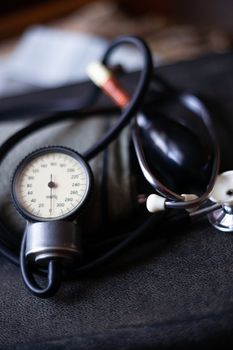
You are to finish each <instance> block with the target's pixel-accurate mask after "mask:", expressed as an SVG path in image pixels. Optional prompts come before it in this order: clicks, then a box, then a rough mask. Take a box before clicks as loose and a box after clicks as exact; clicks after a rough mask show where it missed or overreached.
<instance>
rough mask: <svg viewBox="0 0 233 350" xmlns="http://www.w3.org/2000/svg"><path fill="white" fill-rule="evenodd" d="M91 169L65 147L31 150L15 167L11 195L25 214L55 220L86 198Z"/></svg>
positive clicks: (68, 212)
mask: <svg viewBox="0 0 233 350" xmlns="http://www.w3.org/2000/svg"><path fill="white" fill-rule="evenodd" d="M89 187H90V171H89V168H88V166H87V164H86V163H85V161H84V160H83V159H82V158H81V157H80V156H79V155H78V154H76V153H75V152H73V151H71V150H68V149H66V151H64V150H63V149H55V148H54V149H53V148H52V149H51V150H48V149H45V150H44V151H38V152H35V153H34V154H31V155H30V156H29V158H28V159H27V158H26V159H25V160H24V161H23V163H22V164H21V165H20V166H19V168H18V169H17V170H16V173H15V175H14V179H13V197H14V199H15V201H16V204H17V207H18V208H19V210H20V211H21V212H23V214H24V216H25V214H26V216H27V215H28V216H29V217H30V218H32V219H36V220H41V221H43V220H56V219H62V218H66V217H67V216H70V215H72V214H73V213H74V212H75V211H76V210H77V209H78V208H79V207H80V206H81V205H82V204H83V202H84V201H85V199H86V197H87V194H88V192H89Z"/></svg>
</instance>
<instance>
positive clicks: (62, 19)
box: [0, 0, 233, 97]
mask: <svg viewBox="0 0 233 350" xmlns="http://www.w3.org/2000/svg"><path fill="white" fill-rule="evenodd" d="M232 14H233V1H232V0H205V1H203V0H195V1H185V0H173V1H172V0H143V1H135V0H118V1H117V0H115V1H113V0H112V1H111V0H109V1H94V0H65V1H64V0H34V1H32V0H8V1H7V2H5V1H4V2H3V1H1V2H0V97H1V96H8V95H12V94H19V93H22V92H24V91H27V90H33V89H38V88H46V87H47V88H48V87H56V86H62V85H66V84H70V83H74V82H78V81H82V80H85V79H86V75H85V66H86V63H88V61H90V60H93V59H96V58H98V57H100V56H101V54H102V52H103V51H104V49H105V47H106V45H107V43H108V42H109V40H110V39H112V38H114V37H115V36H118V35H122V34H135V35H140V36H142V37H143V38H145V39H146V40H147V42H148V44H149V45H150V47H151V49H152V51H153V54H154V61H155V64H157V65H161V64H168V63H173V62H176V61H180V60H187V59H193V58H196V57H198V56H201V55H206V54H209V53H222V52H226V51H229V50H232V46H233V21H232ZM118 58H120V59H121V60H122V63H127V64H126V66H127V68H128V70H135V69H137V68H138V67H139V65H140V62H139V61H140V60H139V57H138V56H137V53H136V52H134V51H132V50H125V51H124V52H122V53H121V54H120V55H119V57H118Z"/></svg>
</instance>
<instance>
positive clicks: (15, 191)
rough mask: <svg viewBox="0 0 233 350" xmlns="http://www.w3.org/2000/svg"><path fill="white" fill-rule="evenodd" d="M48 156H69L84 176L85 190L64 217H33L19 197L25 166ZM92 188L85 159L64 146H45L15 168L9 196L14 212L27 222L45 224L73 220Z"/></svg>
mask: <svg viewBox="0 0 233 350" xmlns="http://www.w3.org/2000/svg"><path fill="white" fill-rule="evenodd" d="M48 154H61V155H62V154H63V155H64V156H69V157H71V158H73V160H74V161H75V162H77V164H78V165H79V166H80V167H81V168H82V171H83V172H84V173H85V175H86V188H85V191H84V193H83V196H82V198H81V200H80V201H79V202H78V204H77V205H76V206H74V207H73V209H71V210H70V211H68V212H67V213H65V214H64V215H59V216H57V217H51V218H50V217H43V216H42V217H40V216H39V215H34V214H33V213H32V212H30V211H29V210H27V209H25V207H24V205H23V203H22V199H20V198H19V197H20V196H19V185H20V178H21V176H22V173H23V171H24V170H25V168H26V167H27V166H29V165H30V163H32V162H33V161H35V160H36V159H37V158H40V157H43V156H46V155H48ZM92 187H93V175H92V171H91V168H90V166H89V164H88V163H87V162H86V161H85V159H84V158H83V157H82V156H81V155H80V154H79V153H78V152H76V151H74V150H72V149H70V148H67V147H64V146H47V147H43V148H40V149H37V150H35V151H33V152H32V153H30V154H29V155H27V156H26V157H25V158H24V159H23V160H22V161H21V162H20V163H19V165H18V166H17V168H16V170H15V172H14V174H13V177H12V182H11V194H12V199H13V203H14V206H15V208H16V210H17V211H18V212H19V213H20V214H21V215H22V216H23V217H24V218H25V219H26V220H28V221H29V222H46V221H55V220H68V221H71V220H74V219H75V218H76V217H77V214H78V212H79V211H80V209H82V208H83V207H84V206H85V204H86V203H87V202H88V199H89V197H90V194H91V190H92Z"/></svg>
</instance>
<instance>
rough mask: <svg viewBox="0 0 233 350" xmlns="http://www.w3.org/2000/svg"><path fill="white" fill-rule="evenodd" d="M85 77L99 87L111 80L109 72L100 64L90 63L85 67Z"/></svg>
mask: <svg viewBox="0 0 233 350" xmlns="http://www.w3.org/2000/svg"><path fill="white" fill-rule="evenodd" d="M87 75H88V76H89V78H90V79H91V80H92V81H93V82H94V83H95V84H96V85H97V86H99V87H101V86H102V85H104V84H105V83H106V81H107V80H108V79H109V78H111V71H110V70H109V69H108V68H107V67H106V66H104V65H103V64H102V63H101V62H91V63H89V65H88V66H87Z"/></svg>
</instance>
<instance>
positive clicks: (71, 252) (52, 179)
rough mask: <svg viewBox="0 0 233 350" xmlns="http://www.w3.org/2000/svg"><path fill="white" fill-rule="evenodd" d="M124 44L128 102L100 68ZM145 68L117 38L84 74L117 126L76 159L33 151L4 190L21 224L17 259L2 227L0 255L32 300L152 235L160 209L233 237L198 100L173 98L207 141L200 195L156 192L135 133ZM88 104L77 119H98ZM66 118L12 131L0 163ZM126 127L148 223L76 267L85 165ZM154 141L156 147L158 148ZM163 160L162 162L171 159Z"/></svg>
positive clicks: (228, 195)
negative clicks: (131, 79)
mask: <svg viewBox="0 0 233 350" xmlns="http://www.w3.org/2000/svg"><path fill="white" fill-rule="evenodd" d="M123 44H131V45H134V46H136V47H137V48H138V49H139V50H140V51H141V53H142V56H143V69H142V71H141V74H140V77H139V82H138V84H137V86H136V88H135V92H134V94H133V96H132V97H131V98H130V99H129V98H128V96H127V94H126V93H125V92H124V90H123V89H122V88H121V87H120V86H119V84H118V82H117V79H116V78H115V77H114V75H113V73H112V72H111V71H110V70H109V69H108V68H107V63H108V61H109V58H110V55H111V53H112V51H113V50H114V49H115V48H117V47H119V46H120V45H123ZM93 67H94V68H93ZM152 67H153V65H152V59H151V54H150V50H149V48H148V47H147V45H146V43H145V42H144V41H143V40H141V39H140V38H137V37H120V38H118V39H116V40H114V41H113V42H112V43H111V44H110V46H109V48H108V49H107V51H106V53H105V55H104V58H103V60H102V65H100V64H97V65H96V64H95V65H94V66H92V67H91V68H90V69H89V71H90V72H89V73H90V75H91V78H92V79H93V80H94V81H95V83H97V85H98V86H99V87H100V88H101V89H102V90H104V92H105V93H107V95H108V96H110V97H111V98H112V99H113V100H114V101H115V102H116V104H117V105H118V106H120V107H121V109H122V113H121V116H120V117H119V119H118V120H117V122H116V124H115V125H114V126H113V127H112V128H111V129H110V130H108V131H107V132H106V134H104V135H103V137H102V138H101V139H100V140H99V141H98V142H97V143H96V144H95V145H94V146H91V147H90V148H89V149H88V150H87V151H86V152H85V153H84V154H82V155H81V154H79V153H78V152H77V151H76V150H72V149H68V148H66V147H63V146H48V147H43V148H41V149H39V150H35V151H33V152H32V153H30V154H29V155H28V156H26V157H25V158H24V159H23V160H22V161H21V162H20V163H19V165H18V166H17V168H16V170H15V172H14V174H13V179H12V184H11V191H12V199H13V202H14V205H15V208H16V210H17V211H18V212H19V213H20V214H21V215H22V216H23V218H24V219H25V221H26V226H25V231H24V235H23V238H22V243H21V249H20V256H19V253H18V249H17V247H15V246H14V244H12V242H10V241H9V240H7V238H8V237H10V236H11V235H10V234H9V231H8V229H7V227H6V226H5V225H4V223H3V222H2V221H0V231H1V237H0V239H1V244H0V249H1V253H2V254H3V255H4V256H5V257H6V258H8V259H9V260H10V261H12V262H13V263H16V264H19V265H20V268H21V273H22V277H23V281H24V283H25V285H26V286H27V288H28V289H29V290H30V291H31V292H32V293H33V294H34V295H36V296H39V297H44V298H46V297H51V296H53V295H54V294H55V293H56V292H57V290H58V289H59V287H60V284H61V281H62V280H64V279H69V278H71V279H73V278H78V277H80V276H82V275H84V274H86V273H88V272H90V271H93V270H94V269H96V268H97V267H98V266H100V265H102V264H104V263H105V262H106V261H108V260H109V259H110V258H112V257H113V256H115V255H116V254H117V253H119V252H120V251H122V249H124V248H126V247H127V246H128V245H129V244H130V243H131V242H132V241H134V240H135V239H136V238H138V237H139V236H140V235H142V234H143V233H144V232H145V231H147V230H148V229H150V228H151V227H152V226H154V225H155V224H156V225H157V227H159V225H160V224H161V223H162V218H161V216H160V215H158V212H159V211H164V210H165V209H183V210H185V211H187V213H188V215H190V216H195V215H196V216H197V215H203V214H208V217H209V221H210V222H211V224H212V225H213V226H215V227H216V228H217V229H219V230H222V231H233V219H232V218H233V215H232V211H233V209H232V207H233V200H232V198H233V196H232V195H233V190H232V189H233V174H232V172H226V173H224V174H222V175H218V173H219V163H220V154H219V148H218V143H217V138H216V136H215V131H214V127H213V125H212V121H211V118H210V116H209V113H208V110H207V108H206V107H205V105H204V104H203V103H202V102H201V100H200V99H199V98H197V97H196V96H194V95H192V94H190V93H187V92H179V93H177V99H178V100H179V102H180V103H181V104H182V105H183V106H185V108H187V109H189V110H190V111H191V112H192V113H193V114H195V115H196V116H198V118H200V119H201V121H202V123H203V124H204V126H205V128H206V131H207V133H208V137H209V140H210V147H209V153H210V154H209V158H208V162H209V167H210V169H211V170H210V175H209V181H208V184H207V186H206V189H205V191H204V192H203V193H202V194H197V193H187V194H180V193H178V192H175V191H174V190H172V189H170V188H169V186H167V185H165V184H163V182H162V181H161V179H160V178H159V176H157V174H155V173H154V171H153V170H152V169H151V167H150V165H149V163H148V158H147V154H146V152H145V151H146V147H147V146H145V145H143V136H142V134H141V132H142V130H143V129H144V132H145V131H146V130H147V129H148V127H149V129H150V131H151V129H152V128H151V126H150V121H149V120H148V119H147V117H146V116H145V115H144V114H143V111H142V105H143V101H144V98H145V95H146V93H147V91H148V86H149V83H150V79H151V73H152ZM92 98H93V96H92ZM90 102H91V99H90V100H88V99H87V100H86V101H84V103H83V106H81V107H80V110H79V111H78V116H79V117H80V116H83V117H84V116H90V115H95V114H96V113H97V112H101V111H97V109H95V110H92V109H91V108H89V109H88V108H87V106H88V104H89V103H90ZM102 112H104V111H102ZM72 117H73V115H72V113H69V112H59V113H57V114H54V115H50V116H48V117H46V118H42V119H38V120H36V121H34V122H32V123H31V124H29V125H28V126H26V127H24V128H23V129H21V130H19V131H18V132H16V133H15V134H14V135H12V136H11V137H10V138H9V139H8V140H7V141H5V142H4V143H3V144H2V145H1V147H0V162H2V161H3V159H4V158H5V157H6V155H7V154H8V153H9V152H10V151H11V150H12V148H13V147H14V146H16V145H17V144H18V143H19V142H20V141H22V140H23V139H24V138H25V137H27V136H28V135H29V134H31V133H33V132H35V131H37V130H39V129H41V128H43V127H45V126H48V125H52V124H55V123H57V122H59V121H61V120H64V119H71V118H72ZM155 123H156V120H155ZM129 124H130V126H131V135H132V141H133V145H134V149H135V153H136V156H137V159H138V163H139V166H140V168H141V171H142V174H143V175H144V178H145V179H146V180H147V182H148V183H149V184H150V185H151V186H152V188H153V190H154V193H152V194H150V195H149V196H148V198H147V199H146V207H147V209H148V211H149V212H151V213H154V215H149V217H148V218H147V219H146V220H145V221H144V222H143V223H142V224H140V225H139V226H138V227H136V228H135V229H134V230H133V231H131V232H127V234H126V235H125V238H124V239H122V240H121V241H120V242H118V243H117V244H115V245H113V247H112V248H111V249H109V250H107V251H106V252H105V253H103V254H102V255H100V256H99V257H97V258H95V259H94V260H91V261H89V262H87V263H86V264H82V260H81V257H82V243H81V230H80V227H79V214H80V212H81V211H82V210H83V208H84V207H85V204H86V203H87V201H88V199H89V198H90V195H91V192H92V186H94V184H93V182H94V181H93V175H92V171H91V168H90V166H89V164H88V162H89V161H90V160H91V159H93V158H94V157H95V156H96V155H98V154H99V153H100V152H101V151H103V150H104V149H105V148H106V147H107V146H108V145H109V144H110V143H111V142H112V141H113V140H115V139H116V138H117V137H118V135H119V134H120V132H121V131H122V130H123V128H124V127H126V126H128V125H129ZM182 127H183V126H182ZM149 129H148V130H149ZM152 131H153V130H152ZM154 131H156V130H155V129H154ZM152 134H153V133H152ZM148 135H149V134H148ZM159 135H160V136H159ZM161 135H162V134H161V133H160V134H159V133H158V130H157V133H156V132H155V134H154V137H155V146H156V147H157V149H159V150H160V151H161V149H163V153H164V154H165V158H166V142H164V134H163V135H162V136H161ZM152 136H153V135H152ZM152 138H153V137H152ZM156 140H157V141H156ZM159 140H160V141H163V142H162V143H161V142H160V145H159V142H158V141H159ZM156 142H157V145H156ZM162 144H163V147H162V148H161V145H162ZM164 147H165V149H164ZM170 151H171V150H170ZM170 151H169V152H170ZM169 152H168V153H167V158H169V157H170V156H171V154H169ZM170 153H172V152H170ZM173 156H174V154H173ZM181 158H182V157H181ZM158 168H159V164H158ZM181 168H182V162H181ZM204 170H205V169H203V171H204ZM171 176H172V174H171ZM37 273H39V274H42V275H45V276H46V278H47V285H46V286H45V287H41V286H40V284H39V283H38V282H37V281H36V278H35V274H37Z"/></svg>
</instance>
